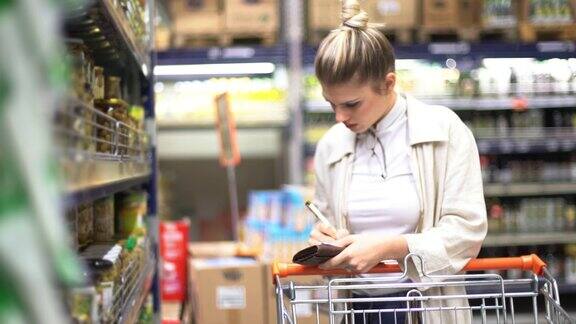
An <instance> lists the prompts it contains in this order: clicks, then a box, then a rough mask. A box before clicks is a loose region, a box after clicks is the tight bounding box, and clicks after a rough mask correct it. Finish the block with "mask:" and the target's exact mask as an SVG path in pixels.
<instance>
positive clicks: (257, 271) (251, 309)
mask: <svg viewBox="0 0 576 324" xmlns="http://www.w3.org/2000/svg"><path fill="white" fill-rule="evenodd" d="M263 272H264V267H263V266H262V265H261V264H260V263H258V262H257V261H255V260H252V259H246V258H214V259H193V258H191V259H190V290H191V303H192V312H193V317H194V319H195V323H197V324H263V323H265V319H266V317H265V315H266V311H265V310H266V307H265V302H264V301H265V299H264V298H265V297H264V296H265V294H264V292H265V291H264V280H263V278H264V277H263Z"/></svg>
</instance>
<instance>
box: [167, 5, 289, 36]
mask: <svg viewBox="0 0 576 324" xmlns="http://www.w3.org/2000/svg"><path fill="white" fill-rule="evenodd" d="M168 7H169V8H170V14H171V16H172V20H173V33H174V36H175V40H176V46H182V45H184V43H185V42H186V40H189V39H196V40H201V39H207V38H210V39H215V40H217V41H218V42H219V43H220V45H230V43H231V41H232V40H233V39H234V38H236V37H244V36H253V37H259V38H263V39H266V40H269V39H272V40H274V39H275V38H276V34H277V32H278V26H279V8H278V0H257V1H247V0H196V1H191V0H169V1H168Z"/></svg>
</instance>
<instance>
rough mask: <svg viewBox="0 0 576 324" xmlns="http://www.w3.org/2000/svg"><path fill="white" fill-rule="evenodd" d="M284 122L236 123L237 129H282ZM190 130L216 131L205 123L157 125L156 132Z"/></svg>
mask: <svg viewBox="0 0 576 324" xmlns="http://www.w3.org/2000/svg"><path fill="white" fill-rule="evenodd" d="M287 123H288V122H287V121H286V120H270V121H262V122H252V123H250V122H236V128H237V129H270V128H284V127H286V125H287ZM191 129H216V124H215V123H212V122H205V123H200V122H198V123H160V122H159V123H158V130H167V131H170V130H191Z"/></svg>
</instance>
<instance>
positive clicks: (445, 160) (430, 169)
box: [310, 0, 487, 323]
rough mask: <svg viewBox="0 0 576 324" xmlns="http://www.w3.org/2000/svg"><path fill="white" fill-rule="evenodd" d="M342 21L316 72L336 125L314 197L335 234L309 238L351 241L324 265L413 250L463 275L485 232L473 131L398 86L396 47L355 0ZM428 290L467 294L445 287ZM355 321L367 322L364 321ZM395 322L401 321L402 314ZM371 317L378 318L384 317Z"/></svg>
mask: <svg viewBox="0 0 576 324" xmlns="http://www.w3.org/2000/svg"><path fill="white" fill-rule="evenodd" d="M342 20H343V21H342V25H341V26H340V27H339V28H337V29H335V30H333V31H332V32H331V33H330V34H329V35H328V36H327V37H326V38H325V39H324V40H323V41H322V43H321V44H320V48H319V50H318V54H317V57H316V61H315V69H316V76H317V77H318V79H319V81H320V83H321V85H322V90H323V95H324V97H325V99H326V100H327V101H328V102H329V103H330V105H331V106H332V109H333V110H334V113H335V114H336V122H337V124H336V125H334V126H333V127H332V128H331V129H330V130H329V131H328V132H327V133H326V135H325V136H324V137H323V138H322V139H321V140H320V142H319V143H318V146H317V148H316V155H315V160H314V165H315V173H316V193H315V203H316V204H317V206H318V207H319V208H320V210H321V211H322V212H323V213H325V215H327V216H328V217H329V218H331V220H332V222H333V224H334V225H335V226H336V228H337V230H334V229H332V228H330V227H326V226H324V225H323V224H321V223H319V224H317V225H316V227H315V229H314V230H313V231H312V233H311V235H310V243H311V244H317V243H319V242H330V243H331V244H335V245H339V246H343V247H346V248H345V249H344V251H343V252H342V253H341V254H340V255H338V256H336V257H334V258H333V259H331V260H330V261H328V262H326V263H324V264H323V265H322V267H323V268H326V269H333V268H344V269H347V270H348V271H350V272H352V273H357V274H362V273H364V272H366V271H368V270H369V269H371V268H372V267H374V266H375V265H376V264H378V263H379V262H381V261H383V260H390V259H396V260H399V261H400V263H401V264H402V260H403V258H404V257H405V256H406V255H408V254H409V253H413V254H416V255H419V256H420V257H421V258H422V260H423V263H424V265H423V270H424V273H425V274H427V275H439V274H456V273H458V272H460V271H461V270H462V268H463V267H464V266H465V265H466V263H467V262H468V261H469V260H470V259H471V258H474V257H476V256H477V254H478V252H479V251H480V247H481V245H482V241H483V240H484V237H485V235H486V229H487V226H486V207H485V203H484V195H483V188H482V177H481V174H480V163H479V156H478V150H477V148H476V143H475V141H474V137H473V136H472V133H471V132H470V130H469V129H468V128H467V127H466V126H465V125H464V123H463V122H462V121H461V120H460V119H459V118H458V116H457V115H456V114H455V113H454V112H452V111H451V110H450V109H448V108H446V107H441V106H430V105H427V104H425V103H422V102H420V101H418V100H417V99H415V98H412V97H410V96H406V95H402V94H400V93H397V92H396V91H395V89H394V88H395V85H396V74H395V67H394V64H395V57H394V51H393V49H392V47H391V46H390V43H389V42H388V40H387V39H386V37H385V36H384V35H383V34H382V33H381V32H379V31H378V30H377V29H376V28H373V27H371V26H370V25H369V24H368V16H367V14H366V13H365V12H363V11H361V10H360V6H359V3H358V1H346V0H344V1H343V10H342ZM416 263H417V262H415V261H414V260H412V261H410V264H409V269H408V275H409V278H410V280H412V281H415V282H416V281H419V280H421V278H422V276H423V275H424V274H423V273H422V271H421V267H420V265H418V266H416ZM423 293H424V294H426V293H431V294H443V295H448V294H465V291H464V289H462V288H457V287H456V288H455V287H447V288H442V289H438V288H430V289H428V290H426V291H424V292H423ZM359 294H360V295H362V292H360V293H359ZM398 294H402V295H405V292H398ZM428 305H430V306H446V307H453V306H467V302H466V301H465V300H463V299H453V300H444V301H442V302H438V301H436V302H433V301H432V302H430V303H429V304H428ZM354 307H362V308H366V307H371V308H375V309H379V308H391V307H392V308H395V307H399V306H394V305H383V304H381V303H376V304H374V305H369V306H366V305H364V306H362V305H360V303H357V304H355V305H354ZM398 315H400V314H398ZM454 315H455V314H454V312H429V313H428V314H427V315H426V316H427V320H426V323H436V322H438V323H439V322H443V323H466V322H470V314H469V312H467V311H460V312H457V316H456V317H455V316H454ZM384 316H385V315H384V314H382V315H381V316H380V319H381V320H382V323H389V322H392V323H394V318H393V317H391V318H388V320H389V321H388V320H386V318H385V317H384ZM368 318H369V319H370V317H368ZM357 320H358V322H360V323H363V322H364V317H363V316H360V317H359V318H358V319H357ZM396 320H397V321H398V323H403V320H404V317H397V318H396ZM368 322H374V323H378V314H376V315H374V317H372V319H370V320H369V321H368Z"/></svg>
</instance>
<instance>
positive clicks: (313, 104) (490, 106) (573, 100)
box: [305, 96, 576, 113]
mask: <svg viewBox="0 0 576 324" xmlns="http://www.w3.org/2000/svg"><path fill="white" fill-rule="evenodd" d="M417 98H418V99H419V100H421V101H423V102H425V103H427V104H431V105H440V106H445V107H448V108H450V109H453V110H510V109H518V107H519V106H520V105H521V107H522V109H545V108H570V107H575V106H576V96H542V97H531V98H522V99H519V98H512V97H508V98H435V97H428V98H427V97H417ZM305 107H306V110H307V111H308V112H315V113H317V112H326V113H332V108H330V105H328V103H327V102H326V101H324V100H311V101H307V102H306V105H305Z"/></svg>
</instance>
